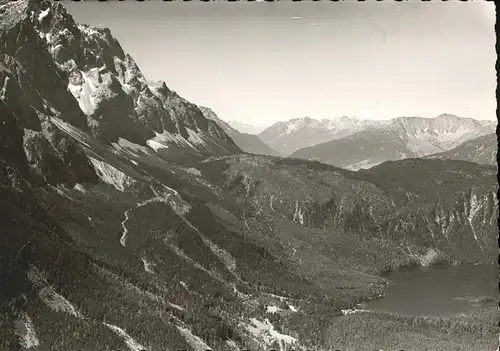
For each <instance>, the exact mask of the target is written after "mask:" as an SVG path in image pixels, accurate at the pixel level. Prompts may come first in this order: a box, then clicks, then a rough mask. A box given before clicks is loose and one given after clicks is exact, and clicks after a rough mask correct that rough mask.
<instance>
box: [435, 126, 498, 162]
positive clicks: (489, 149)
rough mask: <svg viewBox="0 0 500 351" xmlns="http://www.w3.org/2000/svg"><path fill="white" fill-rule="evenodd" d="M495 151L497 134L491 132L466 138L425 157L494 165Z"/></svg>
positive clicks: (495, 159)
mask: <svg viewBox="0 0 500 351" xmlns="http://www.w3.org/2000/svg"><path fill="white" fill-rule="evenodd" d="M497 153H498V140H497V135H496V133H491V134H486V135H483V136H480V137H477V138H474V139H471V140H468V141H466V142H464V143H462V144H460V145H458V146H457V147H455V148H453V149H451V150H448V151H444V152H441V153H437V154H433V155H430V156H427V158H439V159H452V160H463V161H469V162H474V163H478V164H484V165H496V164H497Z"/></svg>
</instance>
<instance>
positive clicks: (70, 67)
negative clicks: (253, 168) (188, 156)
mask: <svg viewBox="0 0 500 351" xmlns="http://www.w3.org/2000/svg"><path fill="white" fill-rule="evenodd" d="M2 10H3V13H2V15H1V16H2V22H3V23H4V25H3V26H2V28H1V36H2V40H1V42H2V44H3V45H2V48H1V50H2V51H1V53H2V60H1V62H2V76H1V77H0V78H1V81H2V83H3V90H2V92H3V95H4V98H3V100H4V102H5V103H6V104H7V105H8V106H9V107H11V108H12V109H14V110H13V112H14V113H15V114H16V115H17V116H22V118H24V120H23V121H22V122H23V123H22V127H23V128H24V127H29V128H32V129H33V130H37V131H39V129H40V126H39V123H38V122H37V112H40V113H43V114H45V115H47V116H57V117H59V118H61V119H62V120H64V121H66V122H68V123H70V124H72V125H74V126H76V127H78V128H80V129H82V130H87V129H89V130H90V131H91V132H92V133H93V134H94V135H95V136H96V137H97V138H98V139H99V140H103V141H106V142H112V141H117V140H118V138H125V139H128V140H130V141H132V142H135V143H138V144H142V145H145V144H146V142H147V141H148V140H152V142H151V144H153V145H154V146H156V149H158V148H159V147H161V146H162V145H163V148H164V149H166V148H168V146H169V145H170V144H174V145H175V146H180V147H181V148H182V147H188V148H190V149H192V150H193V151H194V152H197V153H205V154H206V153H215V154H227V153H232V152H239V151H240V150H239V149H238V147H237V146H236V145H235V144H234V142H233V141H232V139H231V138H230V137H229V136H227V134H226V133H224V131H223V130H222V129H221V128H220V127H219V126H218V125H217V124H216V123H215V122H213V121H211V120H208V119H206V118H205V117H204V116H203V114H202V112H201V111H200V110H199V109H198V107H197V106H196V105H194V104H192V103H190V102H188V101H187V100H185V99H183V98H182V97H180V96H178V95H177V94H176V93H175V92H173V91H171V90H170V89H168V88H167V86H166V85H165V83H164V82H159V83H153V82H149V81H147V80H146V78H145V77H144V76H143V74H142V73H141V71H140V69H139V68H138V66H137V64H136V63H135V62H134V60H133V58H132V57H130V55H128V54H126V53H125V52H124V51H123V49H122V48H121V46H120V44H119V43H118V41H117V40H116V39H114V38H113V37H112V35H111V33H110V31H109V30H108V29H97V28H93V27H90V26H87V25H81V24H77V23H75V22H74V21H73V19H72V17H71V16H70V15H69V14H68V13H67V12H66V10H65V9H64V7H63V6H62V5H60V4H54V3H52V2H48V1H40V2H35V1H29V0H21V1H17V2H16V4H15V5H13V4H10V3H8V2H4V3H3V4H2ZM16 82H17V84H16ZM16 85H17V86H16Z"/></svg>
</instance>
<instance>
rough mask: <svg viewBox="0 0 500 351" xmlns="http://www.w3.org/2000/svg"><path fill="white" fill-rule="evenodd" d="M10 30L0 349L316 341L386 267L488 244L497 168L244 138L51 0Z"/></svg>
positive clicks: (18, 8)
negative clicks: (362, 164)
mask: <svg viewBox="0 0 500 351" xmlns="http://www.w3.org/2000/svg"><path fill="white" fill-rule="evenodd" d="M0 39H1V40H0V65H1V66H0V87H1V89H0V125H1V126H2V127H1V128H0V206H1V207H0V208H1V210H0V219H1V222H0V223H2V225H1V229H0V235H1V237H2V243H3V244H2V245H0V348H2V349H7V350H21V349H29V348H32V349H39V350H49V349H59V350H76V349H81V350H96V349H126V348H128V349H130V350H141V349H147V348H149V347H150V348H151V349H153V350H157V349H158V350H161V349H174V350H175V349H189V350H196V351H199V350H205V349H208V348H214V349H217V348H220V349H228V348H229V349H233V350H237V349H238V348H243V347H248V348H250V349H252V350H257V349H259V348H260V349H262V348H263V347H265V348H271V347H273V348H279V347H280V345H288V346H289V345H292V344H293V345H295V346H296V347H297V348H299V349H300V348H303V349H305V348H307V347H312V346H317V345H318V340H322V338H323V335H322V332H321V331H322V330H324V327H326V326H328V323H330V319H331V318H332V316H338V315H340V314H341V312H340V311H341V309H345V308H350V307H353V306H354V305H355V304H356V303H358V302H360V301H362V300H366V299H368V298H372V297H375V296H377V295H379V294H380V293H381V292H382V287H383V286H384V285H385V284H386V283H387V282H386V280H385V279H384V278H382V277H381V276H380V275H379V273H380V272H383V271H387V270H391V269H396V268H398V267H401V266H406V265H422V266H428V265H431V264H433V263H436V262H439V261H450V262H452V261H455V262H483V261H489V260H490V259H491V257H492V255H493V253H494V252H495V253H496V237H497V234H496V233H497V227H496V222H495V221H496V218H497V216H498V205H497V201H496V191H497V185H496V182H495V177H494V175H495V170H494V169H493V167H488V166H479V165H477V164H473V163H468V162H463V161H451V160H418V159H411V160H404V161H397V162H386V163H384V164H382V165H379V166H377V167H375V168H373V169H370V170H368V171H362V172H349V171H346V170H342V169H339V168H335V167H332V166H327V165H324V164H320V163H318V162H311V161H303V160H294V159H281V158H275V157H269V156H257V155H247V154H242V153H241V150H240V149H239V148H238V147H237V146H236V145H235V144H234V142H233V140H232V138H231V137H230V136H228V134H227V133H226V132H224V130H223V128H220V127H219V126H218V125H217V124H216V123H215V122H213V121H211V120H210V119H207V118H206V117H205V116H204V115H203V114H204V113H206V111H204V109H200V108H198V107H197V106H196V105H194V104H192V103H190V102H188V101H186V100H184V99H182V98H180V97H179V96H177V95H176V94H175V93H173V92H171V91H170V90H169V89H168V88H167V87H166V86H165V85H164V84H159V85H157V84H151V83H148V82H147V81H145V80H143V77H142V75H140V73H139V72H138V70H137V69H136V66H135V65H134V64H133V60H132V59H131V58H130V57H128V56H126V55H125V56H123V55H122V52H121V49H120V48H119V44H118V42H116V41H115V40H114V39H112V37H111V35H110V33H109V31H107V30H99V29H94V28H91V27H87V26H81V25H77V24H75V23H74V22H73V20H72V19H71V17H70V16H69V15H68V14H67V13H66V12H65V10H64V8H63V7H62V6H61V5H60V4H56V3H52V2H44V1H42V2H35V1H21V0H20V1H17V2H6V1H2V0H0ZM34 53H36V55H34ZM35 58H36V59H35ZM96 67H97V68H96ZM75 72H76V73H75ZM89 91H90V93H89ZM488 335H489V334H488Z"/></svg>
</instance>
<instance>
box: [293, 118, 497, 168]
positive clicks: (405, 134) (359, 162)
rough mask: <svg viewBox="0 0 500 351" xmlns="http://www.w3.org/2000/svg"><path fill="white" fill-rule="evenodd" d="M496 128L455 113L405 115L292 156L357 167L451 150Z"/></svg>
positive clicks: (299, 151)
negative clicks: (429, 115)
mask: <svg viewBox="0 0 500 351" xmlns="http://www.w3.org/2000/svg"><path fill="white" fill-rule="evenodd" d="M494 128H495V122H493V121H477V120H474V119H471V118H461V117H457V116H454V115H440V116H438V117H435V118H420V117H401V118H396V119H394V120H391V121H389V123H386V124H384V125H380V126H375V127H370V128H367V129H365V130H363V131H361V132H358V133H354V134H352V135H349V136H347V137H344V138H340V139H336V140H332V141H328V142H326V143H322V144H317V145H314V146H311V147H307V148H304V149H301V150H298V151H296V152H294V153H293V154H292V155H290V156H291V157H294V158H302V159H311V160H318V161H320V162H324V163H328V164H331V165H335V166H338V167H343V168H347V169H352V170H357V169H363V168H370V167H372V166H374V165H377V164H380V163H382V162H384V161H390V160H401V159H405V158H412V157H422V156H426V155H430V154H434V153H438V152H442V151H445V150H450V149H453V148H454V147H456V146H458V145H460V144H461V143H463V142H465V141H467V140H470V139H474V138H477V137H479V136H482V135H484V134H488V133H491V132H492V131H493V130H494Z"/></svg>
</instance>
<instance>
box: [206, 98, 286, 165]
mask: <svg viewBox="0 0 500 351" xmlns="http://www.w3.org/2000/svg"><path fill="white" fill-rule="evenodd" d="M198 107H199V109H200V110H201V111H202V112H203V115H204V116H205V117H206V118H207V119H210V120H212V121H215V122H216V123H217V124H218V125H219V126H220V127H221V128H222V129H223V130H224V131H225V132H226V133H227V135H229V136H230V137H231V138H232V139H233V141H234V142H235V143H236V145H237V146H238V147H239V148H240V149H241V150H243V151H244V152H248V153H251V154H257V155H269V156H281V154H280V153H279V152H278V151H276V150H274V149H273V148H272V147H270V146H269V145H267V144H266V143H264V142H263V141H262V140H261V139H260V138H259V137H258V136H257V135H254V134H248V133H242V132H239V131H238V130H236V129H235V128H233V127H232V126H231V125H230V124H229V122H225V121H223V120H222V119H220V118H219V117H218V116H217V114H216V113H215V112H214V111H213V110H212V109H210V108H208V107H204V106H198Z"/></svg>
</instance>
